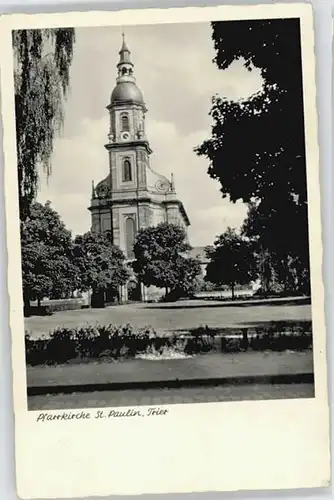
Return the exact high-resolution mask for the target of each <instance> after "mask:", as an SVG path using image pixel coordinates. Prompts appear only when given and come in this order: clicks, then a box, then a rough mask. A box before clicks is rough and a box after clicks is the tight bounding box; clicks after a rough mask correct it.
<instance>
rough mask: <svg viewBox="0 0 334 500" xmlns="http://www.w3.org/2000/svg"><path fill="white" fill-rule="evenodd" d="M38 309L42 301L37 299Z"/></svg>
mask: <svg viewBox="0 0 334 500" xmlns="http://www.w3.org/2000/svg"><path fill="white" fill-rule="evenodd" d="M37 307H38V308H39V307H41V299H37Z"/></svg>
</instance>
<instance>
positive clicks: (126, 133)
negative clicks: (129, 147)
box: [121, 132, 130, 141]
mask: <svg viewBox="0 0 334 500" xmlns="http://www.w3.org/2000/svg"><path fill="white" fill-rule="evenodd" d="M121 138H122V140H123V141H128V140H129V139H130V134H129V132H122V133H121Z"/></svg>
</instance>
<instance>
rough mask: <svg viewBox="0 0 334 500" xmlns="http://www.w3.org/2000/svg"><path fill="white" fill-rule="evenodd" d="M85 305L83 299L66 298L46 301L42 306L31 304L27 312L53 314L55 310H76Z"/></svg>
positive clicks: (39, 314) (37, 314) (44, 314)
mask: <svg viewBox="0 0 334 500" xmlns="http://www.w3.org/2000/svg"><path fill="white" fill-rule="evenodd" d="M83 307H84V305H83V302H82V300H78V299H68V300H66V299H65V300H59V301H50V303H44V304H42V305H40V306H37V305H30V307H29V309H28V311H27V312H28V315H29V316H51V315H52V314H53V313H55V312H60V311H74V310H77V309H81V308H83Z"/></svg>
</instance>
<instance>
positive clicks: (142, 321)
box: [25, 299, 311, 338]
mask: <svg viewBox="0 0 334 500" xmlns="http://www.w3.org/2000/svg"><path fill="white" fill-rule="evenodd" d="M274 321H286V322H291V321H292V322H303V321H311V306H310V305H309V304H304V303H303V301H298V300H296V299H293V300H292V299H291V300H290V301H287V300H286V299H285V300H284V301H283V300H282V301H277V300H276V301H271V302H270V301H269V302H268V303H266V304H264V303H263V302H261V301H258V302H256V303H254V302H248V301H246V302H244V303H241V302H234V303H232V304H226V303H225V302H217V301H204V300H196V301H184V302H176V303H172V304H127V305H122V306H112V307H107V308H105V309H82V310H77V311H63V312H58V313H55V314H53V315H52V316H44V317H38V316H33V317H31V318H25V329H26V330H27V331H28V332H29V333H31V335H32V337H33V338H38V337H40V336H41V335H43V334H48V332H50V331H51V330H53V329H55V328H57V327H68V328H75V327H77V326H83V325H87V324H90V325H95V324H97V323H99V324H101V325H106V324H110V323H113V324H118V325H124V324H126V323H131V325H133V326H134V327H138V328H144V327H145V326H148V325H149V326H151V327H153V328H154V329H156V330H158V331H160V332H164V331H165V332H166V331H169V332H170V331H188V330H191V329H193V328H198V327H199V326H200V325H208V326H209V327H211V328H219V329H222V328H246V327H252V326H259V325H264V326H265V325H268V324H269V323H270V322H274Z"/></svg>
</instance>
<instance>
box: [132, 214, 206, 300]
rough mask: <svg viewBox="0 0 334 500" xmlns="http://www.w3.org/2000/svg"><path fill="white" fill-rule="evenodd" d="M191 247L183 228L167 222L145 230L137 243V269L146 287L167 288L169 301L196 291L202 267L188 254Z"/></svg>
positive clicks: (136, 271)
mask: <svg viewBox="0 0 334 500" xmlns="http://www.w3.org/2000/svg"><path fill="white" fill-rule="evenodd" d="M189 250H191V246H190V245H189V243H188V242H187V237H186V232H185V230H184V228H183V227H181V226H178V225H175V224H169V223H167V222H163V223H161V224H159V225H158V226H155V227H148V228H146V229H142V230H140V231H139V233H138V234H137V236H136V241H135V244H134V254H135V261H134V262H133V269H134V271H135V273H136V274H137V276H138V279H139V280H140V281H141V282H142V283H144V285H146V286H151V285H154V286H156V287H159V288H165V290H166V298H169V299H171V300H177V299H178V298H180V297H182V296H190V295H192V293H193V292H194V291H195V289H196V286H197V282H198V276H199V275H200V273H201V269H200V264H199V262H198V261H197V260H196V259H193V258H191V257H189V256H188V255H187V254H188V252H189Z"/></svg>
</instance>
